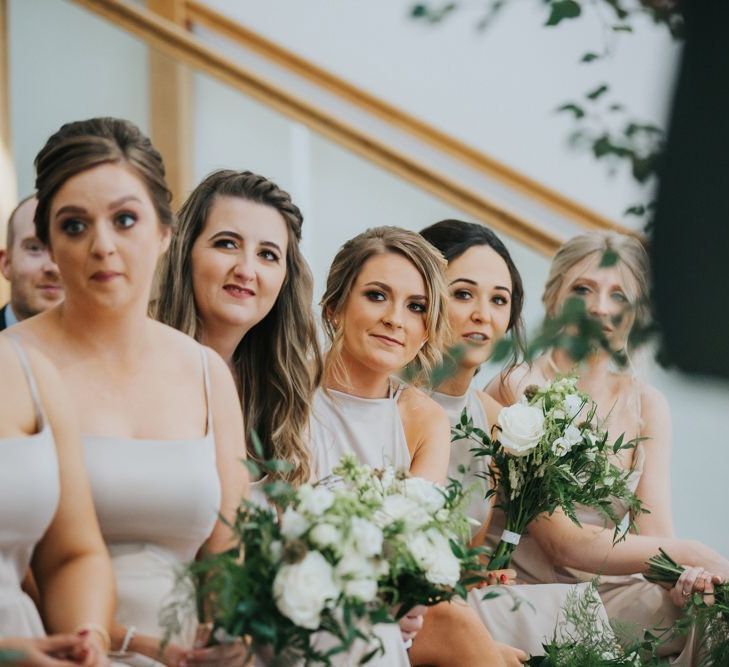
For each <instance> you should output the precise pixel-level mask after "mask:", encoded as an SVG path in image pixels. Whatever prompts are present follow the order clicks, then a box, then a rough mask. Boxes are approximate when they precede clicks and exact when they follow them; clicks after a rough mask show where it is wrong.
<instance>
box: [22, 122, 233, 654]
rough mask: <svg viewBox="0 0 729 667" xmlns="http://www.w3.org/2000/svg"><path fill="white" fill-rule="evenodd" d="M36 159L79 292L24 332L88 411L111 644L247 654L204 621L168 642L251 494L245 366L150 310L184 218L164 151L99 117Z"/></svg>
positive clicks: (47, 231)
mask: <svg viewBox="0 0 729 667" xmlns="http://www.w3.org/2000/svg"><path fill="white" fill-rule="evenodd" d="M35 164H36V170H37V179H36V187H37V190H38V209H37V212H36V218H35V222H36V227H37V232H38V237H39V238H40V239H42V240H43V242H44V243H46V244H47V245H48V247H49V248H50V250H51V252H52V253H53V257H54V259H55V261H56V263H57V265H58V268H59V271H60V273H61V276H62V278H63V282H64V285H65V288H66V297H65V300H64V301H63V302H62V303H61V304H59V305H58V306H56V307H55V308H53V309H51V310H49V311H46V312H45V313H42V314H41V315H38V316H37V317H33V318H31V319H29V320H26V321H24V322H21V323H20V324H18V325H17V328H16V329H15V330H14V331H15V332H17V334H18V335H19V336H21V337H22V338H23V339H24V340H25V341H27V342H28V343H29V344H31V345H34V346H36V347H38V348H41V349H42V350H43V351H44V352H46V354H48V355H49V356H50V357H51V360H52V361H53V362H55V364H56V366H57V367H58V369H59V370H60V373H61V376H62V378H63V380H64V382H65V386H66V391H67V393H68V395H69V396H72V397H73V400H74V403H75V404H76V405H77V406H78V407H79V412H80V416H81V423H80V426H81V433H82V441H83V444H84V449H85V456H86V466H87V469H88V471H89V478H90V481H91V490H92V494H93V499H94V505H95V508H96V513H97V515H98V517H99V523H100V526H101V532H102V535H103V536H104V538H105V540H106V543H107V546H108V548H109V551H110V553H111V558H112V564H113V567H114V573H115V575H116V584H117V592H118V605H117V611H116V617H115V624H114V627H113V628H112V632H111V648H112V650H113V651H116V652H119V653H120V655H119V656H118V657H117V659H119V660H129V661H131V662H136V663H138V662H139V661H140V660H143V661H146V660H147V659H148V658H149V659H152V660H153V661H154V660H158V661H161V662H163V663H165V664H166V665H170V666H175V667H177V666H179V665H181V664H183V663H185V664H187V665H205V664H211V663H215V664H216V665H218V666H225V665H231V666H232V665H235V664H239V663H240V661H241V660H242V657H243V655H244V648H243V647H242V645H241V644H240V643H234V644H231V645H229V646H225V647H213V648H196V647H193V635H194V634H195V619H194V618H191V619H189V621H190V623H189V626H190V627H186V628H183V629H182V630H181V632H180V633H176V634H174V635H173V637H172V639H171V641H170V642H169V643H166V644H165V643H163V642H162V638H163V636H164V633H165V629H164V628H163V627H161V625H160V611H161V609H162V607H163V604H164V603H165V601H166V598H167V597H168V596H169V594H170V592H171V591H172V590H173V588H174V585H175V570H176V568H179V567H180V566H181V565H183V564H185V563H186V562H188V561H189V560H191V559H193V558H195V557H196V555H197V554H199V553H202V552H219V551H223V550H226V549H228V548H229V547H230V545H231V543H232V535H231V533H230V528H229V524H228V522H227V521H228V520H231V519H232V518H233V516H234V513H235V511H236V509H237V507H238V505H239V503H240V499H241V497H242V496H244V495H245V494H246V492H247V474H246V471H245V468H244V466H242V465H241V464H240V459H241V458H244V457H245V448H244V446H243V442H244V438H243V420H242V416H241V412H240V404H239V402H238V399H237V395H236V391H235V386H234V384H233V381H232V378H231V376H230V372H229V371H228V369H227V367H226V366H225V364H224V363H223V361H222V360H221V359H220V357H219V356H218V355H217V354H215V353H214V352H212V351H210V350H208V349H206V348H204V347H202V346H201V345H199V344H198V343H196V342H195V341H193V340H192V339H191V338H189V337H188V336H184V335H182V334H180V333H179V332H178V331H175V330H174V329H172V328H170V327H167V326H164V325H162V324H160V323H159V322H156V321H155V320H153V319H151V318H150V317H148V315H147V309H148V303H149V296H150V291H151V288H152V280H153V277H154V273H155V268H156V265H157V260H158V259H159V257H160V256H161V255H162V253H163V252H164V251H165V250H166V248H167V246H168V244H169V240H170V236H171V231H172V224H173V215H172V212H171V211H170V206H169V202H170V193H169V190H168V189H167V185H166V183H165V178H164V166H163V163H162V158H161V157H160V155H159V153H158V152H157V151H156V150H155V149H154V147H153V146H152V144H151V143H150V141H149V139H148V138H147V137H145V136H144V135H143V134H142V133H141V132H140V131H139V129H138V128H137V127H136V126H134V125H133V124H131V123H129V122H128V121H124V120H118V119H114V118H94V119H91V120H86V121H78V122H74V123H69V124H67V125H64V126H63V127H61V129H60V130H58V131H57V132H56V133H55V134H54V135H53V136H51V137H50V139H49V140H48V141H47V142H46V145H45V146H44V147H43V149H42V150H41V151H40V153H39V154H38V156H37V157H36V161H35ZM198 639H199V640H200V641H202V642H204V641H205V639H204V638H200V637H198ZM140 655H141V656H146V657H140Z"/></svg>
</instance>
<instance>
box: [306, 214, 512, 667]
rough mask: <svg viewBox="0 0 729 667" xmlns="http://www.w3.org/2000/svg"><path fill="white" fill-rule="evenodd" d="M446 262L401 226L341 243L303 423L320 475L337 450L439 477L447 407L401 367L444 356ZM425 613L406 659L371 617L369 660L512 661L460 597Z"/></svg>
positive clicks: (427, 365) (421, 368)
mask: <svg viewBox="0 0 729 667" xmlns="http://www.w3.org/2000/svg"><path fill="white" fill-rule="evenodd" d="M444 270H445V260H444V259H443V258H442V257H441V256H440V254H439V253H438V252H437V251H436V250H435V248H433V246H431V245H430V244H429V243H428V242H427V241H425V240H424V239H423V238H422V237H421V236H420V235H419V234H416V233H414V232H410V231H406V230H404V229H400V228H397V227H377V228H374V229H369V230H367V231H366V232H364V233H362V234H359V235H358V236H356V237H355V238H353V239H351V240H349V241H347V242H346V243H345V244H344V245H343V246H342V247H341V249H340V250H339V252H338V253H337V255H336V257H335V258H334V261H333V263H332V266H331V269H330V271H329V276H328V278H327V286H326V290H325V293H324V296H323V298H322V301H321V306H322V322H323V325H324V330H325V331H326V333H327V336H328V337H329V340H330V343H331V345H330V348H329V350H328V351H327V353H326V357H325V364H324V377H323V383H322V387H321V388H319V389H318V390H317V392H316V393H315V395H314V402H313V406H312V419H311V428H310V433H311V448H312V456H313V459H314V465H315V469H316V473H317V476H318V477H319V478H325V477H327V476H329V475H330V474H331V473H332V471H333V470H334V468H335V467H336V466H337V465H338V463H339V461H340V460H341V458H342V456H344V455H347V454H354V455H355V456H356V457H357V458H358V459H359V460H360V461H361V462H362V463H366V464H369V465H371V466H373V467H377V468H381V467H383V466H385V465H393V466H395V467H398V468H404V469H406V470H409V471H410V472H411V474H413V475H417V476H420V477H425V478H427V479H430V480H433V481H436V482H440V483H443V482H445V479H446V476H447V471H448V460H449V454H450V425H449V422H448V417H447V416H446V414H445V412H444V411H443V409H442V408H441V407H440V406H439V405H438V404H437V403H435V401H433V400H432V399H431V398H430V397H429V396H427V395H426V394H425V393H424V392H423V391H421V390H420V389H418V388H416V387H415V386H413V385H408V384H405V383H404V382H402V381H401V380H400V379H399V378H398V375H397V374H398V373H399V372H400V371H401V370H402V369H404V368H405V367H407V366H410V365H413V364H414V365H415V366H416V369H417V370H416V372H415V374H414V378H415V379H414V381H413V382H414V383H415V384H417V383H420V382H421V381H422V380H423V379H424V378H425V377H426V376H427V374H428V372H429V371H430V370H431V369H432V368H433V366H434V365H435V364H437V363H438V361H439V360H440V359H441V350H442V349H443V346H444V342H445V340H446V338H447V329H448V324H447V322H448V313H447V303H446V300H447V296H446V288H445V278H444ZM424 611H425V610H424V609H423V608H416V609H413V610H412V611H411V612H410V614H409V615H408V616H406V617H405V618H404V619H403V621H402V622H401V624H400V626H401V632H402V639H403V640H405V641H406V644H405V645H407V646H409V645H410V644H411V643H412V639H413V638H414V636H415V634H416V633H418V631H419V630H420V629H421V626H422V624H423V620H422V619H423V612H424ZM426 619H427V620H426V628H425V629H424V630H423V632H422V633H418V636H417V639H416V641H415V643H414V644H413V645H412V648H411V649H410V655H409V657H408V655H407V654H406V651H405V648H404V644H403V642H402V640H401V638H400V636H398V635H394V634H393V631H394V630H395V628H394V627H393V626H379V627H378V631H380V633H381V636H382V639H383V643H384V645H385V648H386V653H385V655H384V656H383V657H382V658H381V662H379V663H377V664H379V665H382V666H383V667H384V666H387V667H395V666H397V665H403V666H405V665H409V664H410V662H412V664H415V665H418V664H427V665H436V666H437V667H441V666H442V667H445V666H446V665H448V666H450V665H453V666H454V667H455V666H456V665H469V666H471V667H477V666H478V667H481V666H483V667H487V666H489V667H490V666H491V665H494V666H496V665H500V666H503V665H504V664H509V665H518V664H520V662H519V660H518V658H517V657H516V652H515V651H513V650H512V649H510V648H508V647H500V646H499V645H497V644H496V643H495V642H494V641H493V640H492V639H491V637H490V635H489V634H488V632H487V631H486V629H485V628H484V627H483V624H482V623H481V622H480V620H479V619H478V617H477V616H476V614H475V612H473V611H472V610H471V609H470V608H469V607H468V606H466V605H465V604H459V603H451V604H440V605H436V606H435V607H433V608H432V609H430V610H429V611H428V614H427V617H426ZM380 627H381V630H380V629H379V628H380ZM505 655H508V656H509V658H510V660H509V661H507V662H506V663H505V661H504V656H505Z"/></svg>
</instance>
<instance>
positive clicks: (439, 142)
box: [186, 0, 634, 234]
mask: <svg viewBox="0 0 729 667" xmlns="http://www.w3.org/2000/svg"><path fill="white" fill-rule="evenodd" d="M186 3H187V19H188V21H189V22H190V23H192V24H197V25H200V26H204V27H206V28H209V29H210V30H212V31H214V32H216V33H218V34H220V35H223V36H225V37H227V38H229V39H231V40H232V41H234V42H237V43H239V44H242V45H244V46H245V47H247V48H249V49H251V50H252V51H255V52H256V53H258V54H260V55H262V56H264V57H265V58H267V59H268V60H271V61H273V62H275V63H277V64H279V65H281V66H283V67H284V68H286V69H287V70H290V71H292V72H294V73H296V74H297V75H299V76H301V77H302V78H304V79H307V80H308V81H311V82H312V83H314V84H316V85H317V86H319V87H321V88H324V89H326V90H328V91H330V92H332V93H335V94H336V95H337V96H339V97H340V98H342V99H344V100H346V101H348V102H350V103H351V104H353V105H355V106H357V107H359V108H361V109H363V110H365V111H367V112H369V113H371V114H373V115H375V116H377V117H378V118H380V119H382V120H384V121H386V122H387V123H389V124H390V125H393V126H395V127H398V128H400V129H401V130H404V131H406V132H409V133H410V134H412V135H414V136H416V137H417V138H418V139H420V140H421V141H423V142H425V143H428V144H430V145H431V146H433V147H435V148H437V149H439V150H441V151H443V152H445V153H447V154H449V155H451V156H452V157H455V158H457V159H458V160H460V161H461V162H463V163H464V164H468V165H470V166H471V167H473V168H475V169H477V170H478V171H480V172H482V173H483V174H485V175H487V176H489V177H491V178H494V179H496V180H498V181H500V182H501V183H504V184H505V185H507V186H508V187H510V188H514V189H516V190H519V191H520V192H523V193H525V194H527V195H528V196H529V197H531V198H532V199H535V200H537V201H539V202H540V203H542V204H545V205H546V206H548V207H549V208H551V209H552V210H554V211H556V212H558V213H560V214H561V215H564V216H566V217H568V218H570V219H571V220H573V221H574V222H577V223H578V224H580V225H582V226H583V227H588V228H592V229H609V230H612V231H617V232H621V233H623V234H633V233H634V232H632V231H630V230H629V229H628V228H626V227H623V226H622V225H620V224H618V223H616V222H614V221H612V220H610V219H609V218H606V217H604V216H602V215H600V214H598V213H596V212H595V211H593V210H591V209H589V208H587V207H586V206H583V205H582V204H579V203H577V202H575V201H573V200H571V199H570V198H568V197H565V196H564V195H562V194H560V193H558V192H556V191H554V190H552V189H550V188H548V187H546V186H544V185H543V184H541V183H539V182H538V181H536V180H534V179H532V178H529V177H528V176H525V175H524V174H522V173H520V172H518V171H516V170H515V169H512V168H511V167H508V166H507V165H505V164H503V163H502V162H499V161H498V160H496V159H494V158H492V157H490V156H488V155H486V154H485V153H482V152H481V151H479V150H476V149H475V148H473V147H472V146H469V145H468V144H466V143H464V142H462V141H460V140H459V139H456V138H455V137H453V136H452V135H449V134H446V133H445V132H442V131H441V130H439V129H437V128H435V127H433V126H432V125H429V124H428V123H425V122H423V121H422V120H420V119H419V118H416V117H415V116H412V115H410V114H408V113H406V112H405V111H403V110H402V109H399V108H397V107H395V106H393V105H392V104H389V103H388V102H385V101H384V100H382V99H380V98H378V97H376V96H374V95H372V94H370V93H368V92H366V91H364V90H362V89H361V88H358V87H357V86H354V85H352V84H351V83H349V82H348V81H346V80H344V79H342V78H340V77H338V76H336V75H335V74H332V73H331V72H329V71H327V70H325V69H323V68H321V67H319V66H318V65H315V64H314V63H312V62H310V61H309V60H306V59H304V58H302V57H301V56H299V55H297V54H295V53H293V52H292V51H289V50H288V49H285V48H284V47H282V46H280V45H278V44H276V43H275V42H272V41H270V40H268V39H266V38H265V37H262V36H261V35H259V34H258V33H256V32H254V31H252V30H250V29H248V28H246V27H245V26H243V25H241V24H240V23H238V22H236V21H234V20H232V19H230V18H228V17H227V16H225V15H224V14H221V13H220V12H217V11H215V10H214V9H212V8H210V7H208V6H207V5H206V4H204V3H203V2H199V1H198V0H186Z"/></svg>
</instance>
